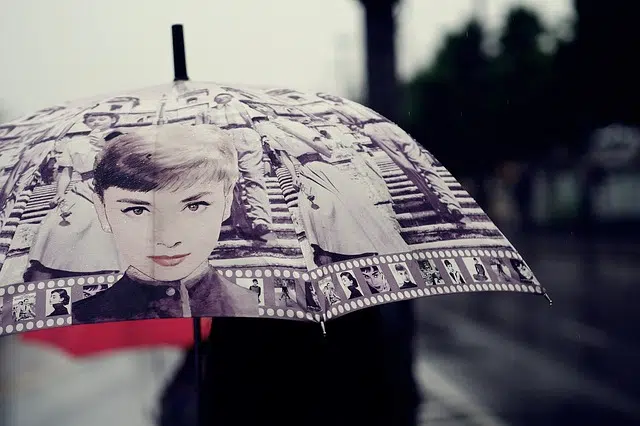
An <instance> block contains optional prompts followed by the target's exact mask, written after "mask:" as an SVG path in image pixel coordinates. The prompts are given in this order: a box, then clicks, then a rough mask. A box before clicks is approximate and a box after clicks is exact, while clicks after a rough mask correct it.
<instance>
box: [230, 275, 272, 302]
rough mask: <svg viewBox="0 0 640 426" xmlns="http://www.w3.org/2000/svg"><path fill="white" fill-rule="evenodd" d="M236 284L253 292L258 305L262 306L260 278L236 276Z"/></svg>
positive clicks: (262, 282)
mask: <svg viewBox="0 0 640 426" xmlns="http://www.w3.org/2000/svg"><path fill="white" fill-rule="evenodd" d="M236 284H238V285H239V286H241V287H244V288H246V289H248V290H249V291H251V292H252V293H253V295H254V296H253V297H255V299H256V301H257V303H258V305H260V306H264V305H265V300H264V281H263V279H262V278H237V279H236Z"/></svg>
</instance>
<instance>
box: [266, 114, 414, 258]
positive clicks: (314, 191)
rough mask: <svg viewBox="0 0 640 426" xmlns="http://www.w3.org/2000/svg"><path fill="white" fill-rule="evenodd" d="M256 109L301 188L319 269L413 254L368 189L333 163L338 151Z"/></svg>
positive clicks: (297, 125)
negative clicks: (349, 261)
mask: <svg viewBox="0 0 640 426" xmlns="http://www.w3.org/2000/svg"><path fill="white" fill-rule="evenodd" d="M254 108H256V109H257V110H258V111H259V112H262V113H264V114H265V115H266V116H267V117H268V120H266V121H259V122H257V123H255V128H256V130H257V131H258V133H260V135H262V136H264V137H266V139H267V143H268V145H269V147H271V149H272V150H273V151H274V152H275V154H276V157H277V158H278V160H279V161H280V163H281V165H282V166H284V167H285V168H286V169H287V170H288V171H289V173H290V174H291V176H292V178H293V184H294V187H296V188H297V189H298V190H299V193H298V207H299V209H300V215H301V220H302V223H303V227H304V230H305V234H306V236H307V239H308V241H309V243H310V244H311V246H312V247H313V250H314V261H315V263H316V264H317V265H325V264H329V263H332V262H336V261H338V260H343V259H349V258H354V257H361V256H365V255H373V254H389V253H397V252H401V251H406V250H408V246H407V244H406V243H405V241H404V240H403V239H402V237H401V236H400V235H399V234H398V233H397V232H396V231H395V230H394V229H393V227H392V226H391V225H390V224H389V222H388V221H387V220H385V218H384V217H383V216H382V214H381V213H380V212H379V211H378V210H377V209H376V208H375V206H374V205H373V204H372V203H371V201H370V200H369V199H368V198H367V196H366V191H364V190H363V188H362V187H361V186H360V185H358V184H356V183H355V182H353V181H352V180H350V179H349V177H348V176H347V175H345V174H344V173H343V172H341V171H340V169H338V168H337V167H336V166H334V165H333V164H331V163H330V162H329V161H327V158H331V155H332V150H331V148H330V146H331V144H330V142H329V141H328V140H327V139H326V138H323V137H322V136H321V135H320V133H318V132H317V131H316V130H314V129H311V128H309V127H307V126H305V125H304V124H302V123H298V122H295V121H292V120H288V119H286V118H283V117H279V116H278V115H277V114H276V113H275V111H274V110H273V108H271V107H270V106H268V105H264V104H261V105H256V106H255V107H254Z"/></svg>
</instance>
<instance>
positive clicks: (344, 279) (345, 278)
mask: <svg viewBox="0 0 640 426" xmlns="http://www.w3.org/2000/svg"><path fill="white" fill-rule="evenodd" d="M340 281H342V284H343V285H345V286H350V285H351V280H350V279H349V277H348V276H347V275H342V276H340Z"/></svg>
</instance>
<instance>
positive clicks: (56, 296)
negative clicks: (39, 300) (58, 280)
mask: <svg viewBox="0 0 640 426" xmlns="http://www.w3.org/2000/svg"><path fill="white" fill-rule="evenodd" d="M49 303H51V304H52V305H57V304H59V303H62V298H61V297H60V293H58V292H57V291H54V292H52V293H51V295H50V296H49Z"/></svg>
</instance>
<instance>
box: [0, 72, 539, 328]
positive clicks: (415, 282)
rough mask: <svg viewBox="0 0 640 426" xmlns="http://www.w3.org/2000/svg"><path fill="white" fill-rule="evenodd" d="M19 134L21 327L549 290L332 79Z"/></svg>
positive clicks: (14, 136) (147, 105)
mask: <svg viewBox="0 0 640 426" xmlns="http://www.w3.org/2000/svg"><path fill="white" fill-rule="evenodd" d="M0 141H1V144H0V154H1V156H0V158H3V159H4V161H3V163H2V165H3V171H2V174H1V175H0V179H2V182H0V186H1V187H2V188H3V189H2V193H1V194H0V201H1V202H2V205H0V208H1V212H0V225H1V231H0V265H1V267H0V311H1V314H0V318H1V323H0V333H3V334H12V333H17V332H24V331H29V330H42V329H49V328H53V327H59V326H65V325H72V324H95V323H104V322H115V321H123V320H141V319H155V318H183V317H218V316H245V317H269V318H283V319H291V320H300V321H314V322H324V321H327V320H330V319H332V318H336V317H339V316H342V315H345V314H347V313H349V312H353V311H356V310H359V309H364V308H366V307H368V306H372V305H377V304H383V303H389V302H393V301H397V300H407V299H414V298H418V297H424V296H432V295H441V294H451V293H464V292H478V291H516V292H525V293H532V294H546V293H545V291H544V289H543V287H542V286H541V285H540V283H539V282H538V281H537V279H536V278H535V277H534V275H533V274H532V272H531V270H530V269H529V267H528V266H527V265H526V263H525V262H524V261H523V260H522V258H521V256H520V255H519V254H518V253H517V251H516V250H515V249H514V248H513V246H512V245H511V244H510V243H509V241H507V239H506V238H505V237H504V236H503V234H502V233H501V232H500V231H499V230H498V229H497V228H496V226H495V225H494V224H493V223H492V222H491V221H490V219H489V218H488V217H487V215H486V214H485V213H484V212H483V211H482V210H481V209H480V208H479V207H478V205H477V204H476V203H475V201H474V200H473V199H472V198H471V197H470V196H469V194H468V193H467V192H466V191H465V190H464V189H463V188H462V187H461V186H460V184H459V183H458V182H457V181H456V180H455V178H453V177H452V176H451V174H450V173H449V172H448V171H447V169H446V168H445V167H443V166H442V165H441V164H440V163H438V162H437V160H436V159H435V158H434V157H433V156H432V155H431V154H430V153H429V152H428V151H427V150H425V149H424V148H423V147H422V146H421V145H419V144H418V143H417V142H416V141H414V140H413V139H412V138H411V137H410V136H409V135H408V134H407V133H405V132H404V131H403V130H402V129H400V128H399V127H398V126H396V125H395V124H393V123H391V122H390V121H388V120H387V119H385V118H384V117H382V116H380V115H379V114H377V113H375V112H374V111H372V110H370V109H368V108H366V107H364V106H362V105H359V104H357V103H354V102H351V101H348V100H346V99H343V98H340V97H337V96H333V95H330V94H326V93H315V94H310V93H302V92H298V91H295V90H289V89H265V88H255V87H242V88H241V87H235V86H233V87H232V86H222V85H218V84H214V83H197V82H180V83H177V84H172V85H166V86H161V87H152V88H147V89H142V90H139V91H134V92H129V93H121V94H118V95H117V96H112V97H102V98H93V99H87V100H83V101H78V102H73V103H69V104H66V105H61V106H56V107H54V108H49V109H45V110H42V111H38V112H36V113H35V114H32V115H30V116H26V117H22V118H20V119H18V120H15V121H13V122H10V123H7V124H4V125H2V126H0Z"/></svg>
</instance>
